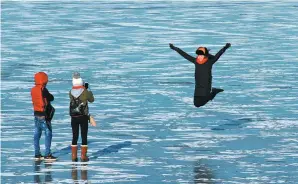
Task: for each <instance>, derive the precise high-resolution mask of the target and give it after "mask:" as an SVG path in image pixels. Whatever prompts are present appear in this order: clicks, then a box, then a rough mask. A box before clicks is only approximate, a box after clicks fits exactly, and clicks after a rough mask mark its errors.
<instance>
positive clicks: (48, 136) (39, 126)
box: [34, 116, 52, 156]
mask: <svg viewBox="0 0 298 184" xmlns="http://www.w3.org/2000/svg"><path fill="white" fill-rule="evenodd" d="M34 122H35V128H34V150H35V155H39V154H41V153H40V145H39V140H40V137H41V134H42V131H43V130H44V132H45V146H46V150H45V156H47V155H49V154H51V143H52V127H51V124H50V123H48V124H47V123H46V121H45V119H44V118H41V117H37V116H35V118H34Z"/></svg>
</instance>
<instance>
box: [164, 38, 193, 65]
mask: <svg viewBox="0 0 298 184" xmlns="http://www.w3.org/2000/svg"><path fill="white" fill-rule="evenodd" d="M169 45H170V48H171V49H173V50H174V51H176V52H178V54H180V55H181V56H182V57H184V58H185V59H187V60H188V61H190V62H192V63H195V61H196V58H194V57H192V56H190V55H189V54H187V53H186V52H184V51H183V50H181V49H179V48H178V47H175V46H174V45H173V44H171V43H170V44H169Z"/></svg>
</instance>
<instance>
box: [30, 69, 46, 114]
mask: <svg viewBox="0 0 298 184" xmlns="http://www.w3.org/2000/svg"><path fill="white" fill-rule="evenodd" d="M34 80H35V86H34V87H33V88H32V89H31V97H32V103H33V109H34V115H37V116H44V115H45V106H46V105H47V104H48V103H49V101H48V99H47V98H46V97H45V96H44V95H43V93H44V90H46V88H45V86H46V85H47V83H48V75H47V74H46V73H44V72H38V73H36V74H35V76H34ZM46 91H47V90H46Z"/></svg>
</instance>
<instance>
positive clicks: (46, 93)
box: [42, 88, 54, 102]
mask: <svg viewBox="0 0 298 184" xmlns="http://www.w3.org/2000/svg"><path fill="white" fill-rule="evenodd" d="M42 96H43V97H44V98H46V99H47V101H48V102H51V101H54V96H53V95H52V94H51V93H50V92H49V91H48V89H47V88H44V89H43V91H42Z"/></svg>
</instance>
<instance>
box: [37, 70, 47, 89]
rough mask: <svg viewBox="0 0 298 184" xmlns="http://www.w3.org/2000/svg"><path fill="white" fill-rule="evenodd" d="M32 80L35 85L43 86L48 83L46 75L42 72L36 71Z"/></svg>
mask: <svg viewBox="0 0 298 184" xmlns="http://www.w3.org/2000/svg"><path fill="white" fill-rule="evenodd" d="M34 81H35V84H36V85H42V86H45V85H47V83H48V75H47V74H46V73H44V72H38V73H36V74H35V75H34Z"/></svg>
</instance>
